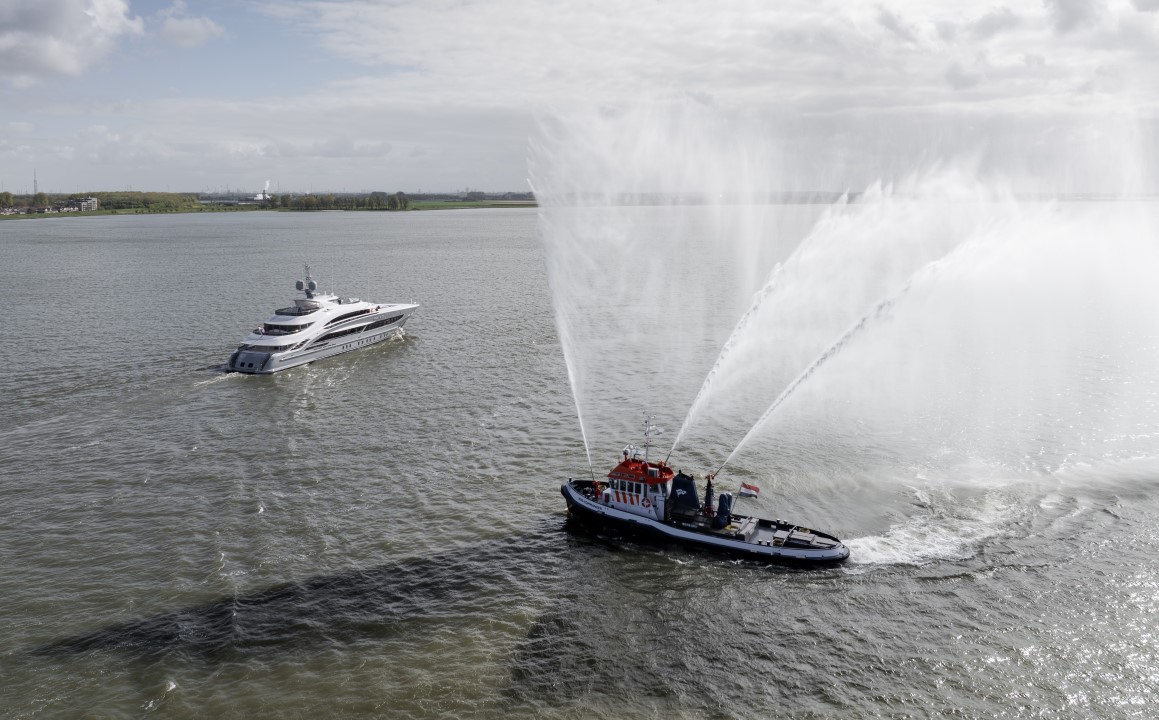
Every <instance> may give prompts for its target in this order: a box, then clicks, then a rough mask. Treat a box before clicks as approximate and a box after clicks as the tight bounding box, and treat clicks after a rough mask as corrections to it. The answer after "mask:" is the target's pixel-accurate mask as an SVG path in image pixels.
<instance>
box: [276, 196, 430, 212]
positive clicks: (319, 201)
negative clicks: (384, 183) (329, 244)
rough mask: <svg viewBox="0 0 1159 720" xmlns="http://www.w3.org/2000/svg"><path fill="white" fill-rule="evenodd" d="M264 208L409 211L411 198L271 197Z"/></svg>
mask: <svg viewBox="0 0 1159 720" xmlns="http://www.w3.org/2000/svg"><path fill="white" fill-rule="evenodd" d="M262 206H263V207H270V208H273V207H278V208H286V209H289V210H407V209H409V208H410V198H408V197H407V196H406V193H403V192H396V193H394V194H393V195H388V194H387V193H384V192H372V193H370V194H369V195H333V194H331V193H325V194H322V195H313V194H310V195H271V196H269V197H268V198H266V199H265V200H263V201H262Z"/></svg>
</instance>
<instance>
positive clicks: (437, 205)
mask: <svg viewBox="0 0 1159 720" xmlns="http://www.w3.org/2000/svg"><path fill="white" fill-rule="evenodd" d="M534 207H539V203H537V202H536V201H534V200H413V201H411V203H410V207H407V208H406V209H398V210H386V209H378V208H375V209H370V208H351V209H346V208H340V209H330V210H296V209H293V208H271V207H262V206H261V205H258V204H256V203H255V204H253V205H213V204H204V205H198V206H197V207H189V208H163V209H157V210H153V209H150V208H123V209H117V210H88V211H85V212H47V213H20V214H14V215H0V220H31V219H33V218H59V217H94V216H98V215H177V214H186V215H188V214H197V213H239V212H241V213H247V212H276V213H304V214H309V213H318V212H366V213H374V212H381V213H405V212H412V211H425V210H464V209H473V208H534Z"/></svg>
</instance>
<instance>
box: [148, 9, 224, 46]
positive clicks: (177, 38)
mask: <svg viewBox="0 0 1159 720" xmlns="http://www.w3.org/2000/svg"><path fill="white" fill-rule="evenodd" d="M159 15H160V16H161V18H162V21H161V35H162V36H164V37H165V39H167V40H169V41H170V42H172V43H175V44H176V45H177V46H178V47H183V48H195V47H199V46H201V45H204V44H205V43H207V42H209V41H210V40H212V39H213V38H215V37H217V36H219V35H221V34H222V33H223V32H224V31H223V30H222V27H221V26H220V25H218V24H217V23H216V22H214V21H213V20H211V19H209V18H207V17H190V15H189V11H188V8H187V7H186V5H185V1H184V0H176V1H175V2H174V3H173V5H171V6H170V7H169V8H168V9H166V10H163V11H161V13H159Z"/></svg>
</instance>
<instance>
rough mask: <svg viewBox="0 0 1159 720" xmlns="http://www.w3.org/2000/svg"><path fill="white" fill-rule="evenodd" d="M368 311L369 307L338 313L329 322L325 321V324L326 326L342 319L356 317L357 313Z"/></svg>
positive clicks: (361, 313)
mask: <svg viewBox="0 0 1159 720" xmlns="http://www.w3.org/2000/svg"><path fill="white" fill-rule="evenodd" d="M368 312H370V308H364V309H362V310H355V311H354V312H348V313H346V314H344V315H339V316H338V317H336V318H334V319H333V320H331V321H330V322H328V323H326V325H327V326H330V325H334V324H335V323H340V322H342V321H343V320H349V319H350V318H352V317H358V316H359V315H365V314H366V313H368Z"/></svg>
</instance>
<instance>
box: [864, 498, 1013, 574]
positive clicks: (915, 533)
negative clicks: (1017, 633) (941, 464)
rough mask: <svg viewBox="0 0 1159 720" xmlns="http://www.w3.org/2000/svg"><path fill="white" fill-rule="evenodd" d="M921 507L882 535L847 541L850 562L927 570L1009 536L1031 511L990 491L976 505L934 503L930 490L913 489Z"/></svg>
mask: <svg viewBox="0 0 1159 720" xmlns="http://www.w3.org/2000/svg"><path fill="white" fill-rule="evenodd" d="M911 491H912V493H913V494H914V496H915V498H917V499H918V500H919V501H920V503H921V505H922V506H923V507H922V508H921V509H920V510H919V511H918V512H916V513H914V514H913V515H912V516H910V517H908V518H905V519H904V520H900V521H899V522H896V523H893V524H891V525H890V526H889V528H888V529H887V530H886V531H885V532H884V533H882V534H879V535H868V536H864V537H857V538H851V539H846V540H844V542H845V544H846V545H847V546H848V547H849V549H850V556H849V563H850V564H851V565H853V566H865V565H925V564H927V563H931V562H936V561H940V560H965V559H968V558H971V557H973V556H974V555H976V554H977V553H978V551H979V549H980V548H981V547H983V546H984V545H986V544H987V543H989V542H991V541H993V540H994V539H995V538H998V537H1003V536H1006V535H1008V534H1010V532H1011V529H1012V528H1013V527H1014V526H1016V525H1017V524H1018V523H1019V521H1020V520H1022V519H1024V518H1025V516H1026V514H1027V511H1026V509H1025V508H1024V507H1022V506H1020V505H1019V504H1017V503H1012V502H1011V498H1010V495H1009V493H1007V492H1002V491H989V492H987V493H985V494H984V495H983V496H982V497H980V498H977V499H975V500H974V501H972V502H966V503H963V502H957V501H953V499H952V498H940V499H937V500H935V499H933V498H932V497H931V495H930V492H929V490H928V488H917V487H913V488H911Z"/></svg>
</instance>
